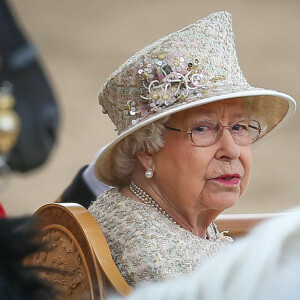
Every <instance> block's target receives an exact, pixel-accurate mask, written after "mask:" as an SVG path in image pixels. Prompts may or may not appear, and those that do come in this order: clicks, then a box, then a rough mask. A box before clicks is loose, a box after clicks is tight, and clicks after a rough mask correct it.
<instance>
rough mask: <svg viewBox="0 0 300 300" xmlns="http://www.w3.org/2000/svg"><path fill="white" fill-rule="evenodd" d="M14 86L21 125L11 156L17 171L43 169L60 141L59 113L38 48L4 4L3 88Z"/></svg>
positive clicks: (0, 19) (0, 36)
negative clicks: (9, 85)
mask: <svg viewBox="0 0 300 300" xmlns="http://www.w3.org/2000/svg"><path fill="white" fill-rule="evenodd" d="M7 82H9V83H11V85H12V95H13V97H14V98H15V110H16V112H17V114H18V115H19V118H20V121H21V130H20V134H19V136H18V140H17V143H16V145H15V147H14V148H13V150H12V151H11V152H10V153H9V154H8V156H7V163H8V165H9V166H10V167H11V169H12V170H13V171H20V172H27V171H29V170H32V169H34V168H36V167H38V166H40V165H42V164H43V163H44V162H45V161H46V159H47V158H48V156H49V154H50V152H51V150H52V148H53V146H54V144H55V142H56V139H57V130H58V125H59V113H58V107H57V103H56V101H55V97H54V94H53V92H52V89H51V87H50V85H49V82H48V80H47V79H46V77H45V74H44V71H43V69H42V67H41V65H40V61H39V58H38V54H37V51H36V49H35V48H34V46H33V45H32V44H31V43H30V42H29V41H28V39H27V38H26V37H25V35H24V34H23V32H22V31H21V30H20V28H19V26H18V24H17V22H16V20H15V18H14V16H13V13H12V11H11V9H10V8H9V7H8V4H7V3H6V1H5V0H0V86H1V85H3V84H4V85H5V84H7Z"/></svg>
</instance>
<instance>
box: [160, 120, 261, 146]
mask: <svg viewBox="0 0 300 300" xmlns="http://www.w3.org/2000/svg"><path fill="white" fill-rule="evenodd" d="M245 120H249V121H254V122H257V123H258V126H259V127H258V128H256V127H254V126H250V125H249V127H251V128H254V129H256V130H257V131H258V134H257V137H256V138H255V140H253V141H251V143H250V144H247V145H239V144H238V143H237V142H236V140H235V139H234V137H233V136H232V133H231V130H232V127H233V126H234V125H236V124H237V123H238V122H241V121H245ZM205 121H210V122H216V123H217V124H218V125H219V126H220V129H221V130H222V133H221V134H220V136H219V138H216V139H215V141H214V142H213V143H212V144H208V145H205V146H200V145H197V144H196V143H195V142H194V140H193V136H192V135H193V132H192V129H193V128H194V126H195V124H197V123H199V122H205ZM163 126H164V127H165V128H166V129H169V130H172V131H176V132H183V133H186V134H188V135H189V136H190V139H191V141H192V142H193V143H194V144H195V145H196V146H197V147H209V146H212V145H214V144H216V143H217V142H218V141H219V140H220V138H221V137H222V135H223V131H224V128H225V129H227V130H228V131H229V133H230V135H231V137H232V139H233V141H234V142H235V143H236V144H237V145H238V146H242V147H244V146H249V145H252V144H253V143H254V142H256V141H257V140H258V138H259V136H260V134H261V133H262V131H263V130H262V128H261V125H260V122H259V121H257V120H254V119H249V118H245V119H240V120H237V121H235V122H233V123H232V124H231V125H223V124H222V123H220V122H219V121H215V120H204V121H196V122H194V123H193V124H192V126H191V129H190V130H184V129H178V128H174V127H170V126H167V125H163ZM217 136H218V135H216V137H217Z"/></svg>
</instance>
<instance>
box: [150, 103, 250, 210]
mask: <svg viewBox="0 0 300 300" xmlns="http://www.w3.org/2000/svg"><path fill="white" fill-rule="evenodd" d="M247 117H248V114H247V110H246V106H245V104H244V103H243V102H242V101H241V100H238V101H236V100H232V99H230V100H226V101H222V102H219V103H218V102H216V103H211V104H206V105H203V106H200V107H196V108H192V109H189V110H186V111H183V112H179V113H176V114H174V115H173V116H172V117H171V118H170V120H169V122H168V126H170V127H175V128H179V129H184V130H187V131H188V130H189V129H190V128H191V126H192V124H193V123H194V122H196V121H199V120H215V121H219V122H220V123H221V124H223V125H228V124H231V123H233V122H234V121H237V120H240V119H243V118H247ZM164 141H165V145H164V147H163V148H162V149H161V150H160V151H159V152H157V153H155V154H153V170H154V177H153V180H154V181H155V184H156V186H157V188H158V190H159V192H160V193H161V195H162V197H163V199H165V201H166V202H167V204H168V205H171V206H172V207H173V209H176V210H178V211H179V212H181V213H183V214H185V215H189V214H194V213H195V212H196V213H197V212H200V211H202V210H203V209H212V210H218V211H222V210H224V209H226V208H229V207H231V206H233V205H234V204H235V203H236V201H237V200H238V198H239V197H240V195H241V194H242V193H243V192H244V190H245V189H246V186H247V184H248V181H249V177H250V170H251V165H252V147H251V145H250V146H239V145H237V144H236V143H235V142H234V140H233V138H232V136H231V134H230V132H229V130H227V129H224V130H223V134H222V136H221V138H220V139H219V141H218V142H216V143H215V144H213V145H211V146H208V147H198V146H196V145H195V144H194V143H193V142H192V141H191V139H190V137H189V135H188V134H185V133H180V132H175V131H171V130H166V133H165V136H164ZM231 176H233V177H234V179H232V180H228V178H226V177H231Z"/></svg>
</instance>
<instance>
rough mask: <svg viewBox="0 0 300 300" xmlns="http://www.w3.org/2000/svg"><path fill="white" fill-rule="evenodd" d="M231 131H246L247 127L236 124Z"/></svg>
mask: <svg viewBox="0 0 300 300" xmlns="http://www.w3.org/2000/svg"><path fill="white" fill-rule="evenodd" d="M232 130H233V131H248V126H247V125H243V124H236V125H234V126H232Z"/></svg>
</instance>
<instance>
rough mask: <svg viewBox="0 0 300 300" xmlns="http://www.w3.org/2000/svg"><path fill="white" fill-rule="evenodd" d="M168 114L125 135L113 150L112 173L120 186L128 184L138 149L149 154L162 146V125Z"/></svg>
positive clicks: (135, 164) (135, 162)
mask: <svg viewBox="0 0 300 300" xmlns="http://www.w3.org/2000/svg"><path fill="white" fill-rule="evenodd" d="M169 118H170V116H167V117H165V118H163V119H160V120H158V121H156V122H153V123H150V124H148V125H146V126H144V127H142V128H141V129H139V130H137V131H135V132H133V133H132V134H130V135H128V136H127V137H125V138H124V139H123V140H122V141H121V142H120V143H119V144H118V145H116V147H115V149H114V151H113V161H112V165H113V169H112V175H113V176H114V177H115V178H117V179H118V181H119V182H120V183H121V186H124V185H126V184H128V182H129V181H130V179H131V176H132V174H133V171H134V169H135V168H136V166H137V156H136V153H137V152H139V151H142V152H148V153H150V154H152V153H154V152H157V151H159V150H160V149H161V148H162V147H163V146H164V139H163V133H164V131H165V127H164V126H163V125H164V124H165V123H166V122H167V121H168V120H169Z"/></svg>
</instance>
